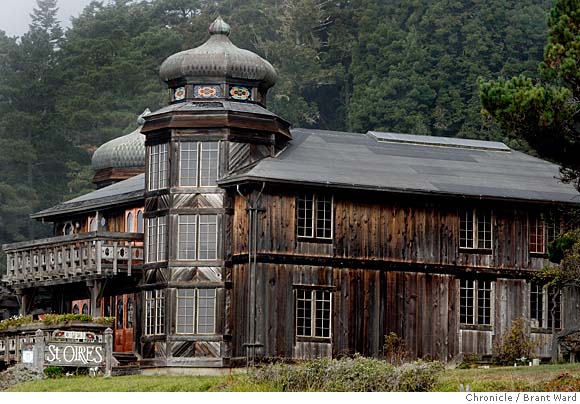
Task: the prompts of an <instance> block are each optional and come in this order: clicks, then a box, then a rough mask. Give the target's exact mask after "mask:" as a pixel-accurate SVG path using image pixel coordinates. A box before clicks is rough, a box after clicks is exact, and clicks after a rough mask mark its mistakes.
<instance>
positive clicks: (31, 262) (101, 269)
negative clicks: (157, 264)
mask: <svg viewBox="0 0 580 404" xmlns="http://www.w3.org/2000/svg"><path fill="white" fill-rule="evenodd" d="M2 248H3V250H4V252H5V253H6V256H7V273H6V275H5V276H4V278H3V281H4V282H6V283H7V284H8V285H10V286H11V287H13V288H14V287H16V288H18V287H32V286H40V285H43V286H44V285H51V284H62V283H69V282H74V281H81V280H85V279H96V278H101V277H110V276H115V275H118V274H125V275H128V276H130V275H132V274H135V272H136V271H138V272H140V271H141V269H142V265H143V234H140V233H113V232H90V233H83V234H74V235H70V236H59V237H51V238H45V239H39V240H32V241H24V242H20V243H12V244H5V245H4V246H2Z"/></svg>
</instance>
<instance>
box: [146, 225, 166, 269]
mask: <svg viewBox="0 0 580 404" xmlns="http://www.w3.org/2000/svg"><path fill="white" fill-rule="evenodd" d="M145 238H146V246H147V255H146V256H147V262H158V261H163V260H165V259H166V258H167V216H159V217H153V218H150V219H147V233H146V235H145Z"/></svg>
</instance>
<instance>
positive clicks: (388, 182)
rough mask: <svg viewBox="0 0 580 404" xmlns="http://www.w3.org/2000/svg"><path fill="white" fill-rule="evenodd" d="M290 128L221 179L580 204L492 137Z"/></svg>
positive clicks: (546, 167) (550, 167)
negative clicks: (265, 153)
mask: <svg viewBox="0 0 580 404" xmlns="http://www.w3.org/2000/svg"><path fill="white" fill-rule="evenodd" d="M182 105H183V104H182ZM260 108H261V107H260ZM292 135H293V136H294V140H292V142H291V143H290V144H289V145H288V147H287V148H286V149H284V150H283V151H282V152H281V153H280V154H279V155H278V156H276V157H273V158H267V159H264V160H262V161H260V162H259V163H257V164H256V165H255V166H254V167H252V168H251V169H249V170H247V171H246V172H244V173H240V174H237V175H233V176H231V177H229V178H225V179H223V180H221V181H220V184H222V185H229V184H235V183H239V182H243V181H269V182H284V183H298V184H303V185H315V186H328V187H337V188H351V189H368V190H379V191H391V192H403V193H420V194H441V195H460V196H467V197H476V198H486V199H510V200H525V201H537V202H554V203H573V204H580V194H579V193H578V192H577V191H576V190H575V189H574V187H572V186H571V185H567V184H563V183H562V182H561V181H560V180H559V179H558V178H559V170H558V166H557V165H555V164H552V163H549V162H547V161H544V160H540V159H538V158H535V157H532V156H528V155H527V154H524V153H521V152H518V151H515V150H511V149H509V148H507V146H505V145H503V144H501V143H499V144H498V143H497V142H489V143H490V144H488V145H486V144H485V143H486V142H483V141H477V144H472V143H470V142H467V144H462V142H461V141H458V140H456V139H455V140H454V139H449V138H447V139H446V138H434V137H429V136H421V137H417V138H415V139H412V135H400V136H399V135H397V136H389V140H388V141H379V140H378V139H381V138H382V137H383V136H381V134H380V133H378V132H372V133H369V134H359V133H346V132H332V131H321V130H311V129H294V130H292ZM398 138H400V139H398ZM410 140H414V141H413V142H410ZM144 181H145V176H144V174H140V175H137V176H135V177H132V178H129V179H127V180H125V181H121V182H118V183H116V184H113V185H110V186H108V187H105V188H101V189H99V190H96V191H94V192H91V193H88V194H86V195H83V196H80V197H78V198H75V199H72V200H70V201H68V202H63V203H61V204H59V205H56V206H54V207H52V208H49V209H46V210H43V211H41V212H38V213H35V214H33V215H32V216H31V217H33V218H49V217H54V216H59V215H62V214H69V213H74V212H81V211H89V210H92V209H100V208H106V207H110V206H115V205H123V204H128V203H132V202H135V201H139V200H143V190H144V187H145V184H144Z"/></svg>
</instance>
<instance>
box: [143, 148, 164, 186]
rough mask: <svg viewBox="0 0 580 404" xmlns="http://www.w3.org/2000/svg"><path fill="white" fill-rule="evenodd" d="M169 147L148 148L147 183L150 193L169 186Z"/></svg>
mask: <svg viewBox="0 0 580 404" xmlns="http://www.w3.org/2000/svg"><path fill="white" fill-rule="evenodd" d="M168 150H169V145H168V144H167V143H163V144H158V145H155V146H149V165H148V167H147V183H148V187H149V190H150V191H154V190H156V189H164V188H167V187H168V186H169V154H168Z"/></svg>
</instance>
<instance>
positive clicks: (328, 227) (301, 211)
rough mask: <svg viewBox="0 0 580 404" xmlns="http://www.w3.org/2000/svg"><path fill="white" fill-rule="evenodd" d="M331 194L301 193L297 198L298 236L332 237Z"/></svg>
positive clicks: (328, 238)
mask: <svg viewBox="0 0 580 404" xmlns="http://www.w3.org/2000/svg"><path fill="white" fill-rule="evenodd" d="M332 215H333V211H332V196H329V195H316V194H302V195H299V196H298V200H297V214H296V219H297V222H298V228H297V230H298V237H305V238H316V239H323V240H324V239H325V240H331V239H332Z"/></svg>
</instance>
